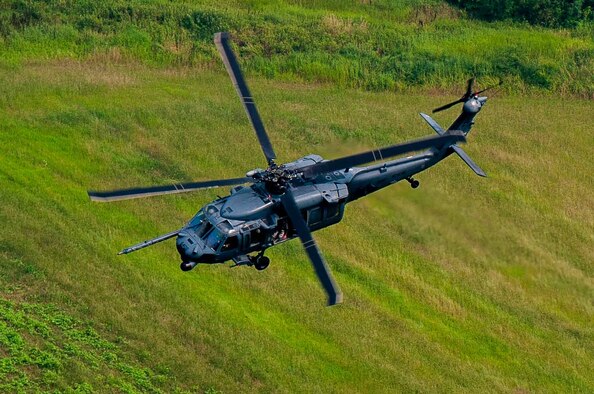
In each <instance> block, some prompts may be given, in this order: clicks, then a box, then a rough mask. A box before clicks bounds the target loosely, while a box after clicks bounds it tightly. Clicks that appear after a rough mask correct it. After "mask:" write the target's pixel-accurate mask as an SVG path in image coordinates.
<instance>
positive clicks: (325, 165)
mask: <svg viewBox="0 0 594 394" xmlns="http://www.w3.org/2000/svg"><path fill="white" fill-rule="evenodd" d="M464 141H466V138H464V135H462V134H461V133H452V134H447V135H438V136H435V137H427V138H423V139H419V140H414V141H410V142H405V143H403V144H396V145H392V146H388V147H385V148H380V149H377V150H370V151H367V152H363V153H357V154H355V155H351V156H346V157H341V158H339V159H334V160H328V161H322V162H320V163H317V164H313V165H311V166H309V167H305V168H304V169H303V170H302V171H303V175H304V176H305V177H312V176H315V175H317V174H320V173H326V172H333V171H337V170H343V169H345V168H352V167H356V166H358V165H362V164H365V163H370V162H375V161H384V160H387V159H389V158H391V157H393V156H397V155H401V154H404V153H409V152H414V151H417V150H422V149H427V148H433V147H441V146H444V145H453V144H455V143H456V142H464Z"/></svg>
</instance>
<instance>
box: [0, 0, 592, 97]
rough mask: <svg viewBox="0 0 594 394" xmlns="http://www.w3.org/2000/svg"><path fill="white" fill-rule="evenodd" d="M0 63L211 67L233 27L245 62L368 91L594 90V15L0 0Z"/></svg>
mask: <svg viewBox="0 0 594 394" xmlns="http://www.w3.org/2000/svg"><path fill="white" fill-rule="evenodd" d="M2 4H3V6H2V7H0V64H3V65H5V66H6V65H8V66H14V65H19V64H23V63H26V62H27V61H30V60H34V61H37V60H40V59H63V58H70V59H79V60H80V59H84V60H88V59H93V60H95V61H97V62H98V63H100V64H104V63H113V62H115V63H118V62H121V61H122V60H124V61H130V60H133V61H136V62H142V63H144V64H148V65H152V66H156V67H171V66H176V67H177V66H191V67H200V68H207V69H215V70H219V63H218V55H217V54H216V51H215V50H214V46H213V45H212V36H213V34H214V33H215V32H217V31H230V32H231V33H232V35H233V37H234V39H235V42H236V43H237V46H238V49H239V52H240V55H241V58H242V61H243V63H244V65H245V67H246V69H247V71H248V72H250V73H252V74H255V75H260V76H264V77H266V78H269V79H274V80H283V81H289V82H295V81H297V82H302V81H307V82H315V83H318V82H323V83H331V84H333V85H335V86H340V87H346V88H362V89H365V90H370V91H397V92H402V91H407V90H411V88H412V89H418V88H420V87H424V88H431V89H434V90H437V91H441V92H444V91H447V92H448V93H451V92H452V89H453V88H454V87H457V86H458V85H459V84H460V83H462V82H464V81H465V80H467V79H468V76H469V75H476V76H478V77H479V79H480V80H482V82H483V83H494V82H496V81H498V80H503V81H504V82H505V85H504V88H503V89H506V90H507V91H508V92H517V91H521V92H530V93H532V94H534V93H539V94H550V93H555V94H561V95H564V96H575V95H577V96H580V97H582V98H593V97H594V24H592V23H589V24H588V23H585V24H583V25H582V26H580V27H579V28H577V29H571V30H563V29H562V30H548V29H542V28H535V27H530V26H527V25H520V24H506V23H497V24H490V23H484V22H481V21H478V20H470V19H468V18H466V17H464V14H463V13H462V12H461V11H459V10H457V9H455V8H453V7H452V6H449V5H447V4H446V3H445V2H443V1H439V0H373V1H361V0H341V1H338V0H332V1H327V0H324V1H321V0H265V1H264V0H250V1H238V0H225V1H217V2H213V1H205V0H201V1H176V2H172V1H168V0H149V1H147V0H130V1H124V0H109V1H101V2H97V1H93V0H63V1H62V0H61V1H54V0H47V1H33V0H31V1H24V0H5V1H4V2H3V3H2Z"/></svg>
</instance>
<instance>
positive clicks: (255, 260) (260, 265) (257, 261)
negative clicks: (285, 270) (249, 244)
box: [250, 253, 270, 271]
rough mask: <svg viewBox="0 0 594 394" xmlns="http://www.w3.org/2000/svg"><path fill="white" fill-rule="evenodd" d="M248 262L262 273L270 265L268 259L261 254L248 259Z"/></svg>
mask: <svg viewBox="0 0 594 394" xmlns="http://www.w3.org/2000/svg"><path fill="white" fill-rule="evenodd" d="M250 260H251V261H252V264H254V267H255V268H256V269H257V270H258V271H263V270H265V269H266V268H268V266H269V265H270V259H269V258H268V257H266V256H264V255H263V254H262V253H260V254H259V255H257V256H254V257H250Z"/></svg>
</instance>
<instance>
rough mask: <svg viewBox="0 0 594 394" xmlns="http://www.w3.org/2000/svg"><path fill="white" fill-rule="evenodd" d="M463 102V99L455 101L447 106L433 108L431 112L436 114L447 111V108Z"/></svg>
mask: <svg viewBox="0 0 594 394" xmlns="http://www.w3.org/2000/svg"><path fill="white" fill-rule="evenodd" d="M464 101H465V100H464V99H463V98H461V99H459V100H456V101H452V102H451V103H449V104H446V105H442V106H441V107H439V108H435V109H434V110H433V113H436V112H439V111H443V110H446V109H448V108H451V107H453V106H454V105H456V104H458V103H463V102H464Z"/></svg>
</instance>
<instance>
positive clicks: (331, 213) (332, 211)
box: [326, 204, 340, 219]
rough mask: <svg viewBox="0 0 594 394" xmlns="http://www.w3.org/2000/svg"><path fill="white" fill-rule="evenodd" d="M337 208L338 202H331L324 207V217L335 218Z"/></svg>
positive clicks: (337, 211) (338, 210)
mask: <svg viewBox="0 0 594 394" xmlns="http://www.w3.org/2000/svg"><path fill="white" fill-rule="evenodd" d="M339 208H340V207H339V205H338V204H331V205H329V206H328V207H326V219H332V218H335V217H336V216H337V215H338V213H339V212H340V209H339Z"/></svg>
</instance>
